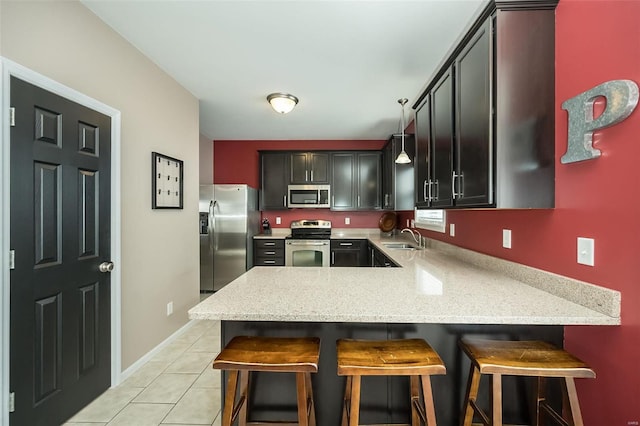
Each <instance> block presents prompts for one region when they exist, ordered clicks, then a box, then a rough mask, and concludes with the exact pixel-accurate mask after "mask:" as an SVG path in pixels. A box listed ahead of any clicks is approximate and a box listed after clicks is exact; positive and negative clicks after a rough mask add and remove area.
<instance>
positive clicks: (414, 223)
mask: <svg viewBox="0 0 640 426" xmlns="http://www.w3.org/2000/svg"><path fill="white" fill-rule="evenodd" d="M411 227H412V228H415V227H416V221H415V220H413V219H411Z"/></svg>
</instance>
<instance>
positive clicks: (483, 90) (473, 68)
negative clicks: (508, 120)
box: [456, 20, 493, 206]
mask: <svg viewBox="0 0 640 426" xmlns="http://www.w3.org/2000/svg"><path fill="white" fill-rule="evenodd" d="M489 42H490V31H489V21H488V20H487V22H486V23H485V24H484V25H483V26H482V27H481V28H480V29H479V30H478V32H477V33H476V34H475V36H474V38H473V39H472V40H471V41H470V42H469V44H468V46H467V47H466V48H465V50H463V51H462V52H461V53H460V56H459V57H458V58H457V59H456V100H457V102H456V110H457V118H458V119H457V123H456V124H457V131H456V152H457V157H458V165H457V166H458V174H460V175H461V177H460V178H459V179H458V182H457V183H456V186H457V190H458V191H460V192H462V196H461V197H459V198H457V199H456V205H457V206H474V205H486V204H490V203H491V202H492V201H493V200H492V198H493V197H492V194H491V189H492V188H491V182H492V180H493V178H492V169H493V164H492V150H491V147H492V146H493V141H492V140H491V134H490V128H489V126H490V123H491V103H490V96H489V88H490V87H489V81H490V77H489V57H490V55H489Z"/></svg>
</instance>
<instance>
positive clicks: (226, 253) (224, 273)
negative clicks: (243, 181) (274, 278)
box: [200, 185, 260, 292]
mask: <svg viewBox="0 0 640 426" xmlns="http://www.w3.org/2000/svg"><path fill="white" fill-rule="evenodd" d="M259 227H260V212H259V211H258V193H257V191H256V189H255V188H251V187H249V186H247V185H200V291H203V292H207V291H218V290H220V289H221V288H222V287H224V286H225V285H226V284H228V283H230V282H231V281H233V280H234V279H236V278H238V277H239V276H240V275H242V274H243V273H244V272H245V271H247V270H248V269H250V268H251V266H252V265H253V236H254V235H255V234H257V233H258V230H259Z"/></svg>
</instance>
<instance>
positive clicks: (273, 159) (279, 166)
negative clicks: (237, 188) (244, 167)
mask: <svg viewBox="0 0 640 426" xmlns="http://www.w3.org/2000/svg"><path fill="white" fill-rule="evenodd" d="M290 156H291V155H290V153H289V152H285V151H282V152H273V151H272V152H261V153H260V210H284V209H286V208H287V188H288V186H289V174H288V173H287V170H289V159H290Z"/></svg>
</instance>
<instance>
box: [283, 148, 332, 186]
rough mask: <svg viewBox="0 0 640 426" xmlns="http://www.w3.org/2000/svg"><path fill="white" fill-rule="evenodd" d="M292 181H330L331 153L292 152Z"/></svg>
mask: <svg viewBox="0 0 640 426" xmlns="http://www.w3.org/2000/svg"><path fill="white" fill-rule="evenodd" d="M291 183H293V184H305V183H329V153H328V152H294V153H291Z"/></svg>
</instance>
